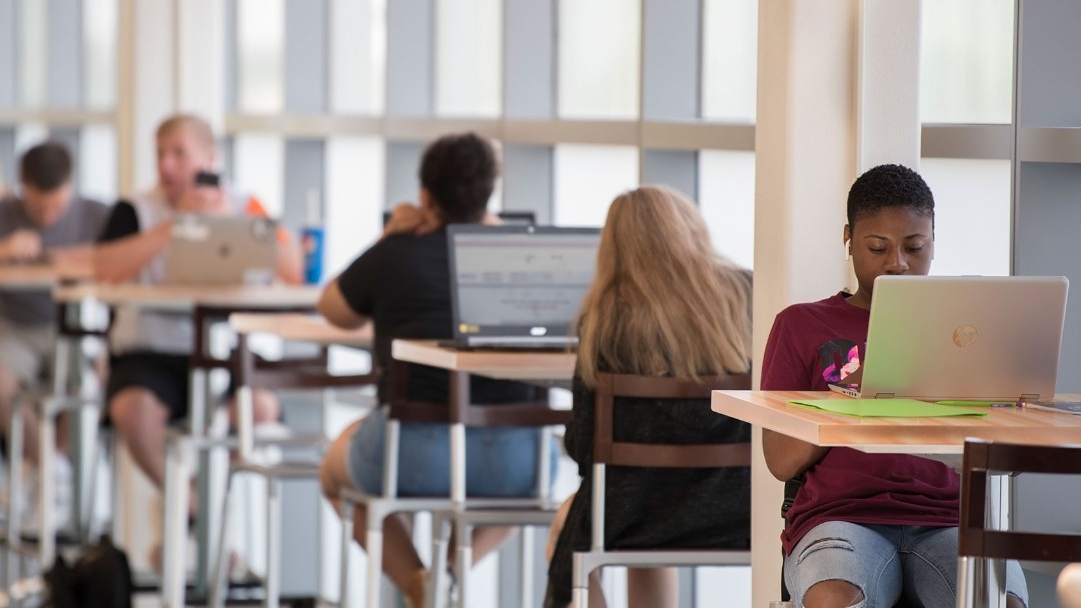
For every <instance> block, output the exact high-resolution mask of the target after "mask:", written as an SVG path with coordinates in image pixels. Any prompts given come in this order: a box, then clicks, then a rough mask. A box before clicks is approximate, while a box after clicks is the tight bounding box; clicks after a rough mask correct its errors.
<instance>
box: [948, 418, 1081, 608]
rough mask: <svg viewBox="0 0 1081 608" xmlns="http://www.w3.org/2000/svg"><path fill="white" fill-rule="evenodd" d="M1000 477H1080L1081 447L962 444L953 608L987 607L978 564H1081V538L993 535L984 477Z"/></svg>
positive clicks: (1012, 533) (1010, 532)
mask: <svg viewBox="0 0 1081 608" xmlns="http://www.w3.org/2000/svg"><path fill="white" fill-rule="evenodd" d="M1004 473H1058V474H1067V475H1077V474H1081V445H1072V446H1037V445H1018V444H1010V443H1002V442H997V441H996V442H989V441H983V440H980V439H968V440H966V441H965V456H964V465H963V468H962V471H961V518H960V525H959V529H958V537H959V540H958V560H957V594H958V595H957V605H958V606H959V607H969V608H975V606H987V605H989V603H990V599H991V598H989V597H984V594H983V592H984V591H985V589H984V588H982V587H981V586H980V585H981V584H982V583H983V582H984V581H980V580H977V579H978V578H980V576H979V573H978V569H977V565H978V564H977V562H978V561H979V562H982V564H980V565H982V566H984V567H986V566H987V563H986V560H989V559H996V560H1002V559H1019V560H1033V561H1052V562H1076V561H1081V534H1067V533H1060V534H1049V533H1039V532H1020V531H1014V530H996V529H994V528H993V527H992V524H989V522H988V519H989V518H988V510H989V507H991V501H989V500H988V491H987V485H988V475H991V474H994V475H1000V474H1004Z"/></svg>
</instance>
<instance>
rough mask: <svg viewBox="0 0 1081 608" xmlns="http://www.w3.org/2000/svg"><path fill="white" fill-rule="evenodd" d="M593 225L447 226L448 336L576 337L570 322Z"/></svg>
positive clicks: (475, 341) (551, 344) (495, 340)
mask: <svg viewBox="0 0 1081 608" xmlns="http://www.w3.org/2000/svg"><path fill="white" fill-rule="evenodd" d="M599 242H600V230H599V229H597V228H559V227H553V226H528V225H519V226H479V225H476V224H452V225H451V226H449V227H448V228H447V247H448V252H449V257H450V282H451V299H452V313H453V319H454V341H453V342H452V343H451V344H453V345H454V346H457V347H460V348H549V349H564V348H568V347H572V346H575V345H577V342H578V338H577V336H573V335H572V332H573V325H574V320H575V318H576V316H577V315H578V309H579V307H580V306H581V304H582V298H583V297H584V296H585V294H586V291H588V290H589V287H590V285H591V284H592V283H593V275H594V273H595V272H596V264H597V245H598V243H599Z"/></svg>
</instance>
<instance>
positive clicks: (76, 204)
mask: <svg viewBox="0 0 1081 608" xmlns="http://www.w3.org/2000/svg"><path fill="white" fill-rule="evenodd" d="M71 176H72V161H71V155H70V154H69V153H68V151H67V149H66V148H65V147H64V145H63V144H60V143H56V142H45V143H41V144H38V145H36V146H34V147H33V148H30V149H29V150H27V151H26V153H25V154H23V156H22V158H21V159H20V161H19V181H20V185H21V193H22V197H21V198H18V197H14V196H9V197H5V198H3V199H0V264H32V263H40V262H45V261H49V262H51V263H54V264H56V265H58V266H60V267H73V266H89V264H90V263H91V259H90V256H91V247H90V244H91V243H93V241H94V239H96V238H97V236H98V233H99V232H100V231H101V227H102V225H103V223H104V221H105V217H106V215H107V214H108V212H109V208H108V207H106V206H105V205H103V204H101V203H99V202H96V201H90V200H86V199H84V198H81V197H79V196H77V195H74V194H73V193H72V186H71ZM55 345H56V307H55V306H54V304H53V301H52V297H51V296H50V293H49V290H47V289H43V290H23V289H19V290H9V289H4V288H3V287H2V286H0V428H2V429H3V432H4V436H5V437H7V436H8V432H9V430H10V428H9V427H10V425H11V407H12V401H13V400H14V398H15V396H16V394H17V393H18V392H19V390H20V389H21V388H29V387H33V386H37V385H39V384H41V383H42V381H44V380H46V379H47V372H48V371H49V369H50V367H51V364H52V354H53V349H54V347H55ZM26 414H27V417H26V420H27V429H26V432H25V433H24V434H23V436H24V437H25V442H24V446H25V449H24V455H25V457H26V459H27V461H28V462H29V463H31V464H36V462H37V455H38V446H37V432H36V429H37V425H36V423H35V422H36V421H35V420H33V418H32V413H31V412H29V411H28V412H26ZM65 462H66V461H65ZM60 466H63V463H61V465H60Z"/></svg>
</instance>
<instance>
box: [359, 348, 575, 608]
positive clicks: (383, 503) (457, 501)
mask: <svg viewBox="0 0 1081 608" xmlns="http://www.w3.org/2000/svg"><path fill="white" fill-rule="evenodd" d="M407 369H408V368H407V366H406V364H405V363H402V362H400V361H393V362H392V367H391V376H390V391H389V392H390V398H389V400H388V401H389V405H388V406H387V407H388V408H389V409H388V414H387V428H386V438H385V451H384V459H383V492H382V493H381V494H380V495H370V494H366V493H364V492H361V491H359V490H344V491H343V492H342V494H341V501H342V522H343V526H342V553H341V559H342V572H343V575H342V588H341V600H340V601H341V603H342V605H346V604H347V603H348V596H349V585H348V577H347V576H345V573H346V572H348V571H349V561H350V560H349V547H350V543H352V538H353V525H352V522H353V509H354V505H358V504H359V505H364V507H365V511H366V519H367V538H366V550H367V556H368V562H367V564H368V569H367V573H366V576H365V578H366V584H367V587H366V599H365V603H364V605H365V606H367V607H368V608H378V606H379V596H380V591H381V590H380V581H381V579H382V575H383V569H382V556H383V520H384V519H386V517H387V516H389V515H392V514H395V513H417V512H431V513H434V514H436V518H435V519H436V521H437V522H438V524H437V526H436V527H437V528H438V529H439V530H437V532H438V533H437V534H435V535H433V536H435V537H436V541H435V545H436V553H435V558H434V559H433V562H434V563H433V568H432V569H433V571H434V572H435V575H436V577H439V576H443V571H445V564H446V562H445V555H446V544H445V543H446V525H447V524H448V523H449V522H452V521H454V518H455V517H456V516H457V517H461V518H462V519H460V521H461V522H463V525H465V522H467V521H470V525H503V522H504V521H507V522H508V523H510V519H503V520H500V519H496V518H497V514H496V513H495V512H494V510H493V514H492V516H491V517H489V518H487V519H486V520H481V519H472V520H469V519H468V518H470V517H472V516H473V515H477V516H478V517H479V515H480V513H479V512H478V513H474V514H471V513H470V510H471V509H483V508H484V507H489V508H492V509H494V508H495V507H507V506H515V507H518V508H523V507H525V508H537V507H545V506H550V507H551V508H550V509H549V510H550V511H552V513H554V509H555V508H556V507H558V505H551V503H550V501H547V504H546V503H545V501H544V499H543V498H541V499H539V500H538V499H489V498H476V499H473V498H470V499H466V497H465V475H464V471H465V451H466V450H465V442H466V439H465V429H466V427H467V426H544V425H552V424H564V423H565V422H566V420H567V415H568V414H567V412H565V411H559V410H553V409H551V407H550V405H549V403H548V401H547V400H544V401H539V402H525V403H504V404H493V405H490V406H486V405H474V404H472V403H471V402H470V390H469V379H470V375H469V374H468V373H464V372H454V371H451V372H448V374H449V382H450V392H449V395H450V403H449V404H448V403H427V402H416V401H409V400H408V399H407V398H406V397H405V396H406V395H407V387H408V377H407V374H408V372H407ZM403 422H406V423H412V422H429V423H440V424H448V425H450V452H451V453H450V455H449V456H450V463H451V471H459V472H460V474H458V475H452V476H451V492H450V496H439V497H401V496H398V492H397V489H398V488H397V481H398V470H397V469H398V438H399V433H400V428H401V423H403ZM542 445H544V442H543V441H542ZM546 454H547V453H546ZM543 460H545V461H546V458H545V459H543ZM542 496H543V495H542ZM440 513H443V514H444V515H443V516H442V517H440V516H439V514H440ZM551 516H552V515H551V514H543V513H540V514H538V513H531V514H530V515H529V517H531V518H533V519H532V520H530V521H538V522H540V521H545V522H550V521H551ZM498 517H506V518H510V517H512V515H511V514H509V513H504V514H502V515H498ZM521 518H522V516H518V519H521ZM530 521H523V522H521V523H522V524H523V525H524V524H527V523H530ZM488 522H490V523H488ZM458 538H459V539H461V538H462V536H461V535H460V534H459V535H458ZM463 552H464V554H465V556H466V559H465V561H463V559H462V554H463ZM470 558H471V553H470V548H469V546H468V544H466V545H465V546H464V547H463V548H462V549H461V550H460V552H459V559H458V560H457V566H458V572H459V577H460V578H459V584H460V589H461V590H462V592H463V597H464V595H465V592H466V590H467V588H468V586H467V585H468V583H467V582H466V581H467V577H468V573H467V569H468V565H469V562H470V561H471V559H470ZM432 588H438V584H435V585H432ZM432 601H433V599H432V597H429V598H428V602H429V604H431V603H432Z"/></svg>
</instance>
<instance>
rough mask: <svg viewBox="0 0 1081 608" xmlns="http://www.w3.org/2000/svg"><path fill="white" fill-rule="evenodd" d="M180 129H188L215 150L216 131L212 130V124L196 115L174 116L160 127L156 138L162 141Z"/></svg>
mask: <svg viewBox="0 0 1081 608" xmlns="http://www.w3.org/2000/svg"><path fill="white" fill-rule="evenodd" d="M180 129H187V130H188V132H189V133H191V134H193V135H194V136H195V138H196V139H197V140H199V143H201V144H203V145H204V146H206V147H207V148H208V149H213V148H214V129H212V128H210V123H208V122H207V121H205V120H203V119H202V118H199V117H198V116H196V115H194V114H173V115H172V116H170V117H169V118H166V119H165V120H164V121H162V123H161V124H160V125H158V130H157V132H156V133H155V137H157V138H159V139H160V138H162V137H164V136H166V135H170V134H172V133H173V132H174V131H179V130H180Z"/></svg>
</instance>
